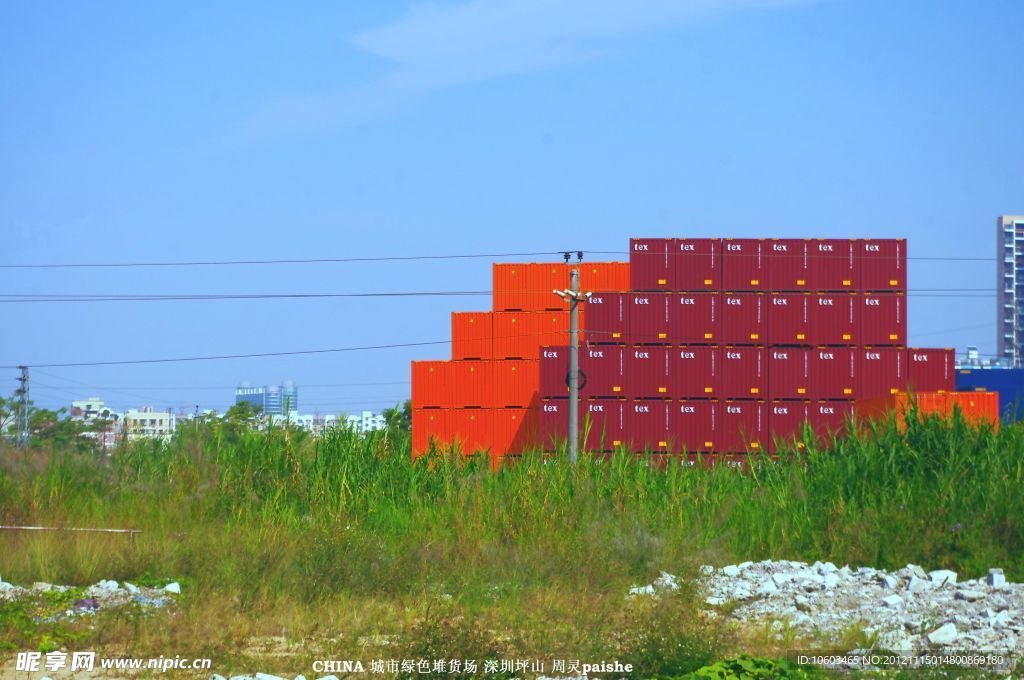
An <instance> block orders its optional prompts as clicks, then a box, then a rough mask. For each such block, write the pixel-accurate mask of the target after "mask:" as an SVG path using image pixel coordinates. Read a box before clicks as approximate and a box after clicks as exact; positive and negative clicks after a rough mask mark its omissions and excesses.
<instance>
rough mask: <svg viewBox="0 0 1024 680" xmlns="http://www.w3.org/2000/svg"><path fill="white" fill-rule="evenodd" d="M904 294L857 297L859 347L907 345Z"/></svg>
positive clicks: (874, 294)
mask: <svg viewBox="0 0 1024 680" xmlns="http://www.w3.org/2000/svg"><path fill="white" fill-rule="evenodd" d="M906 300H907V298H906V293H865V294H863V295H861V296H859V298H858V301H859V307H860V340H859V342H858V344H861V345H870V346H875V345H905V344H906V343H907V313H906V308H905V304H906Z"/></svg>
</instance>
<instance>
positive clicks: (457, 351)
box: [452, 312, 494, 360]
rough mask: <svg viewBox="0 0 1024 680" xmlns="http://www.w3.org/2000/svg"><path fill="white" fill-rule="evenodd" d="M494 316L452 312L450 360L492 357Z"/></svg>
mask: <svg viewBox="0 0 1024 680" xmlns="http://www.w3.org/2000/svg"><path fill="white" fill-rule="evenodd" d="M493 318H494V314H493V313H492V312H452V359H456V360H462V359H491V358H493V357H494V347H493V343H494V322H493Z"/></svg>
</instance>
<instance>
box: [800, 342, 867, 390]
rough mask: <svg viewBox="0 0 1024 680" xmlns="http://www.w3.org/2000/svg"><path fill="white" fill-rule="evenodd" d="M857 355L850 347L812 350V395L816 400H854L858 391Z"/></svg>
mask: <svg viewBox="0 0 1024 680" xmlns="http://www.w3.org/2000/svg"><path fill="white" fill-rule="evenodd" d="M856 364H857V355H856V354H855V353H854V350H853V349H852V348H850V347H817V348H815V349H812V350H811V389H812V390H813V394H812V395H811V396H812V397H813V398H815V399H819V400H820V399H852V398H853V397H854V395H855V394H856V389H857V365H856Z"/></svg>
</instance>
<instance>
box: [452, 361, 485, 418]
mask: <svg viewBox="0 0 1024 680" xmlns="http://www.w3.org/2000/svg"><path fill="white" fill-rule="evenodd" d="M451 363H452V374H451V385H452V387H451V390H452V407H453V408H494V362H493V361H453V362H451Z"/></svg>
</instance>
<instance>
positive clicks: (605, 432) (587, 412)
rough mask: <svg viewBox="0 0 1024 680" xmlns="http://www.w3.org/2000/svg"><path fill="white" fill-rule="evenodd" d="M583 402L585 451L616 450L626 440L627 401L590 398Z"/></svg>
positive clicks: (581, 426)
mask: <svg viewBox="0 0 1024 680" xmlns="http://www.w3.org/2000/svg"><path fill="white" fill-rule="evenodd" d="M580 404H581V411H582V412H581V414H580V438H581V439H582V442H583V447H582V448H583V451H585V452H588V453H589V452H593V451H614V450H615V449H617V448H618V447H620V446H622V445H623V443H624V442H625V440H626V401H625V400H623V399H588V400H586V401H584V402H580Z"/></svg>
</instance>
